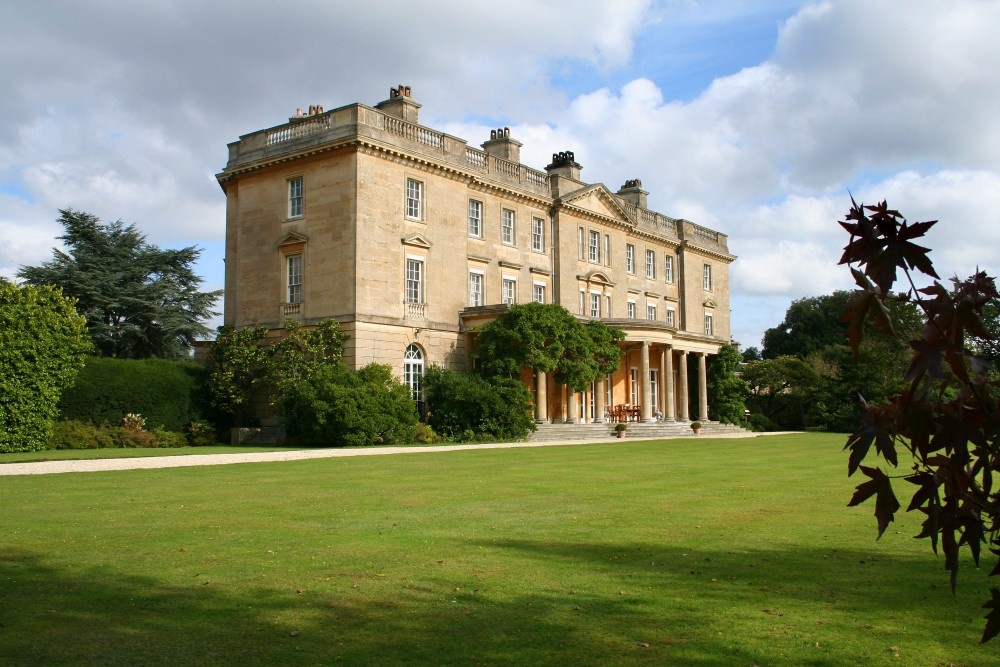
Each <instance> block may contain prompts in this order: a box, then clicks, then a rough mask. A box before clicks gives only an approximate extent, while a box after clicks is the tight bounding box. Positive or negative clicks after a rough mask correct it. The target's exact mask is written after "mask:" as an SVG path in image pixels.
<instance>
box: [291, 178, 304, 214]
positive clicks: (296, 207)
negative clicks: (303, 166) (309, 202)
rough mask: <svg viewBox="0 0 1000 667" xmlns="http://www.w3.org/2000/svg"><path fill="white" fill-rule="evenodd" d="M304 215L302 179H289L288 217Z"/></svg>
mask: <svg viewBox="0 0 1000 667" xmlns="http://www.w3.org/2000/svg"><path fill="white" fill-rule="evenodd" d="M301 215H302V177H301V176H299V177H298V178H290V179H288V217H289V218H297V217H299V216H301Z"/></svg>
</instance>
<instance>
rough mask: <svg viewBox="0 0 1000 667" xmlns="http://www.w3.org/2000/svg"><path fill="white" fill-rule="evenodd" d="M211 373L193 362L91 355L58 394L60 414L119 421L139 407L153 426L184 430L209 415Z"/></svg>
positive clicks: (115, 423)
mask: <svg viewBox="0 0 1000 667" xmlns="http://www.w3.org/2000/svg"><path fill="white" fill-rule="evenodd" d="M206 377H207V372H206V370H205V369H204V368H203V367H201V366H199V365H197V364H194V363H191V362H183V361H167V360H165V359H111V358H107V357H87V362H86V366H84V368H83V370H82V371H80V374H79V375H78V376H77V378H76V384H74V385H73V386H72V387H70V388H69V389H67V390H66V391H64V392H63V394H62V397H61V398H60V400H59V411H60V418H62V419H70V420H77V421H83V422H91V423H93V424H98V425H101V424H106V425H109V426H120V425H121V423H122V417H124V416H125V415H126V414H128V413H137V414H140V415H142V416H143V417H144V418H145V419H146V424H148V425H149V426H150V428H161V429H164V430H167V431H175V432H178V433H183V432H184V430H185V428H186V427H187V425H188V424H190V423H191V422H193V421H204V420H205V419H206V417H207V415H206V414H205V412H206V408H205V406H208V398H207V395H206V393H205V378H206Z"/></svg>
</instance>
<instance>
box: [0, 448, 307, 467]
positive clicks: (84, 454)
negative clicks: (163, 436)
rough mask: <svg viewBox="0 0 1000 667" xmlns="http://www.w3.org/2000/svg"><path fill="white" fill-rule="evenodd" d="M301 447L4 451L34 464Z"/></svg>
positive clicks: (0, 458) (0, 459)
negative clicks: (40, 462)
mask: <svg viewBox="0 0 1000 667" xmlns="http://www.w3.org/2000/svg"><path fill="white" fill-rule="evenodd" d="M297 449H301V447H277V446H275V447H264V446H259V445H244V446H236V445H216V446H214V447H165V448H153V449H144V448H131V447H130V448H127V449H124V448H109V449H43V450H42V451H40V452H12V453H5V454H0V465H3V464H4V463H30V462H34V461H68V460H71V459H72V460H80V459H125V458H140V457H144V456H186V455H188V454H244V453H247V452H283V451H289V450H297Z"/></svg>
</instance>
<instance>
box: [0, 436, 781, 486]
mask: <svg viewBox="0 0 1000 667" xmlns="http://www.w3.org/2000/svg"><path fill="white" fill-rule="evenodd" d="M756 435H757V434H756V433H752V434H746V435H744V434H726V435H719V436H712V437H713V438H716V437H727V438H732V437H738V438H739V437H755V436H756ZM769 435H774V434H769ZM632 439H633V440H637V439H639V438H632ZM649 439H652V440H659V439H660V438H649ZM615 440H616V438H607V439H594V440H586V441H583V442H581V441H579V440H572V441H570V440H566V441H557V442H499V443H488V444H478V445H435V446H428V447H352V448H348V449H308V450H302V451H288V452H250V453H246V454H185V455H178V456H148V457H141V458H123V459H82V460H80V459H77V460H72V461H35V462H32V463H5V464H0V476H3V475H48V474H53V473H65V472H101V471H104V470H141V469H151V468H185V467H190V466H218V465H228V464H232V463H264V462H270V461H300V460H302V459H324V458H330V457H334V456H382V455H387V454H422V453H425V452H455V451H461V450H465V449H503V448H515V447H554V446H562V445H592V444H595V443H599V442H612V441H615Z"/></svg>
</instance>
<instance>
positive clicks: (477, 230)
mask: <svg viewBox="0 0 1000 667" xmlns="http://www.w3.org/2000/svg"><path fill="white" fill-rule="evenodd" d="M482 235H483V203H482V202H478V201H474V200H469V236H482Z"/></svg>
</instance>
